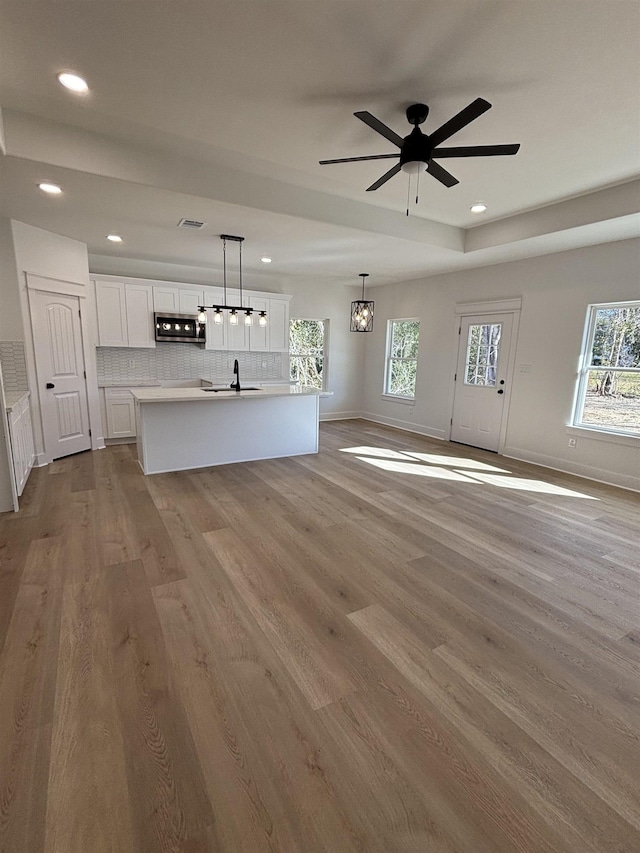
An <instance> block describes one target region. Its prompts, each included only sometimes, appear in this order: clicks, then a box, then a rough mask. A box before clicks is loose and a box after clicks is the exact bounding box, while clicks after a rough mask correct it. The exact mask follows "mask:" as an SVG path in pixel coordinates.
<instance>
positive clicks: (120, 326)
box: [96, 281, 129, 347]
mask: <svg viewBox="0 0 640 853" xmlns="http://www.w3.org/2000/svg"><path fill="white" fill-rule="evenodd" d="M96 310H97V312H98V340H99V343H100V346H101V347H127V346H129V335H128V333H127V306H126V302H125V294H124V282H123V281H96Z"/></svg>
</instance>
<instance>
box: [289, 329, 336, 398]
mask: <svg viewBox="0 0 640 853" xmlns="http://www.w3.org/2000/svg"><path fill="white" fill-rule="evenodd" d="M326 323H327V321H326V320H301V319H295V318H294V319H292V320H290V321H289V375H290V378H291V379H292V380H294V381H295V382H299V383H300V384H301V385H310V386H311V387H312V388H320V389H323V388H324V387H325V384H324V380H325V352H324V347H325V325H326Z"/></svg>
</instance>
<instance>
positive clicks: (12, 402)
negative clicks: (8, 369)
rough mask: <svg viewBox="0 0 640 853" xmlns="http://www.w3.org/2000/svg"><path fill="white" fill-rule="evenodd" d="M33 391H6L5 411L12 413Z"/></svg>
mask: <svg viewBox="0 0 640 853" xmlns="http://www.w3.org/2000/svg"><path fill="white" fill-rule="evenodd" d="M30 395H31V391H5V392H4V399H5V404H6V405H5V409H6V411H7V412H12V411H13V410H14V408H15V407H16V406H17V405H18V403H21V402H22V401H23V400H24V398H25V397H29V396H30Z"/></svg>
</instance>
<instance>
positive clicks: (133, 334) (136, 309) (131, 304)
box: [125, 284, 156, 347]
mask: <svg viewBox="0 0 640 853" xmlns="http://www.w3.org/2000/svg"><path fill="white" fill-rule="evenodd" d="M125 304H126V309H127V335H128V338H129V343H128V344H127V346H130V347H155V345H156V341H155V331H154V328H153V293H152V290H151V288H150V287H147V286H146V285H143V284H126V285H125Z"/></svg>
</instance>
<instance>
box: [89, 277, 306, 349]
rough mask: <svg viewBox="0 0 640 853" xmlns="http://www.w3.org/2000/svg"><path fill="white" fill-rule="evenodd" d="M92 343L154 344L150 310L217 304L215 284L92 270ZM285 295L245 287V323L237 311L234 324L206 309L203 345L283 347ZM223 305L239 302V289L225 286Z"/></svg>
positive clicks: (192, 309)
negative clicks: (248, 312)
mask: <svg viewBox="0 0 640 853" xmlns="http://www.w3.org/2000/svg"><path fill="white" fill-rule="evenodd" d="M95 287H96V310H97V313H98V346H102V347H155V346H156V341H155V328H154V318H153V314H154V311H155V312H156V313H159V314H197V313H198V308H199V307H200V306H201V305H205V306H206V305H222V304H223V303H224V301H225V300H224V293H223V290H222V288H221V287H218V286H209V287H202V288H197V287H189V286H185V287H182V286H180V285H179V284H177V283H175V284H174V283H173V282H161V281H149V282H147V281H145V280H144V279H125V278H122V279H116V278H115V277H114V278H111V277H110V276H106V275H105V276H99V277H98V276H96V278H95ZM290 299H291V297H290V296H285V295H280V294H278V295H275V294H274V295H273V296H272V295H271V294H269V293H261V292H258V291H245V292H244V293H243V296H242V305H243V306H244V307H246V308H248V307H251V308H253V312H254V313H253V323H252V325H251V326H247V325H245V322H244V320H245V315H244V314H243V313H242V312H239V313H238V323H237V325H232V324H231V323H230V322H229V312H228V311H224V312H223V315H222V316H223V321H222V323H219V324H218V323H215V322H214V312H213V309H210V308H209V309H207V332H206V344H205V348H206V349H208V350H226V351H229V352H246V351H248V350H251V351H253V352H288V350H289V300H290ZM226 304H227V305H236V306H240V292H239V290H237V289H236V288H227V298H226ZM260 311H266V312H267V325H266V326H261V325H260V316H259V314H260Z"/></svg>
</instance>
